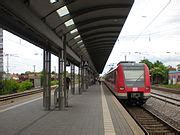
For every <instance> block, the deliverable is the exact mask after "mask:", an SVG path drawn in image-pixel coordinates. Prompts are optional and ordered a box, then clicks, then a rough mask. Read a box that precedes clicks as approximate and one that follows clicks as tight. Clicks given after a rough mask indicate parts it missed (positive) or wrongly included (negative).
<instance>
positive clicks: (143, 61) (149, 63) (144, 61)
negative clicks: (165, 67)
mask: <svg viewBox="0 0 180 135" xmlns="http://www.w3.org/2000/svg"><path fill="white" fill-rule="evenodd" d="M140 63H145V64H146V65H147V66H148V68H149V70H151V69H152V67H153V63H152V62H150V61H149V60H148V59H143V60H141V61H140Z"/></svg>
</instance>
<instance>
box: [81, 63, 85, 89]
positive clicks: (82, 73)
mask: <svg viewBox="0 0 180 135" xmlns="http://www.w3.org/2000/svg"><path fill="white" fill-rule="evenodd" d="M81 65H82V68H81V90H82V91H85V88H84V66H83V64H81Z"/></svg>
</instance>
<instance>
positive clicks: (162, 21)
mask: <svg viewBox="0 0 180 135" xmlns="http://www.w3.org/2000/svg"><path fill="white" fill-rule="evenodd" d="M179 15H180V1H179V0H135V2H134V5H133V7H132V9H131V11H130V14H129V16H128V18H127V20H126V22H125V24H124V27H123V29H122V31H121V33H120V35H119V38H118V40H117V42H116V44H115V46H114V48H113V50H112V53H111V55H110V57H109V59H108V61H107V63H106V66H105V68H104V71H103V73H105V72H107V71H108V70H109V69H110V68H111V67H112V65H116V64H117V63H118V62H119V61H124V60H125V55H126V59H127V60H130V61H136V62H139V61H140V60H142V59H144V58H147V59H149V60H150V61H152V62H154V61H156V60H160V61H162V62H163V63H164V64H165V65H166V66H168V65H172V66H174V67H175V66H176V65H177V64H179V63H180V62H179V61H180V46H179V44H180V18H179ZM3 44H4V70H5V71H6V70H7V56H5V54H10V56H9V72H10V73H23V72H25V71H34V65H35V67H36V68H35V70H36V71H42V67H43V63H42V62H43V61H42V59H43V56H42V54H43V50H42V49H40V48H38V47H36V46H34V45H32V44H31V43H29V42H27V41H24V40H23V39H20V38H19V37H17V36H15V35H13V34H11V33H9V32H7V31H3ZM51 69H52V71H55V70H56V72H57V71H58V58H57V57H56V56H53V55H52V64H51ZM68 70H69V67H68ZM76 70H77V69H76Z"/></svg>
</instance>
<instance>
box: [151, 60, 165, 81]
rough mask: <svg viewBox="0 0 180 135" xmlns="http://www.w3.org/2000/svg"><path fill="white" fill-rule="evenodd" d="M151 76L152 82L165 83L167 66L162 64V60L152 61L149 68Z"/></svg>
mask: <svg viewBox="0 0 180 135" xmlns="http://www.w3.org/2000/svg"><path fill="white" fill-rule="evenodd" d="M150 73H151V76H152V78H153V83H157V84H160V83H167V82H168V68H167V67H166V66H164V65H163V63H162V62H160V61H158V60H157V61H156V62H154V64H153V66H152V68H151V70H150Z"/></svg>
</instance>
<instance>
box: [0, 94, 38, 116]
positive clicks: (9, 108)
mask: <svg viewBox="0 0 180 135" xmlns="http://www.w3.org/2000/svg"><path fill="white" fill-rule="evenodd" d="M40 99H42V97H40V98H36V99H33V100H30V101H27V102H24V103H21V104H17V105H14V106H11V107H8V108H6V109H3V110H0V113H2V112H5V111H8V110H11V109H14V108H17V107H19V106H22V105H25V104H28V103H31V102H34V101H37V100H40Z"/></svg>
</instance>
